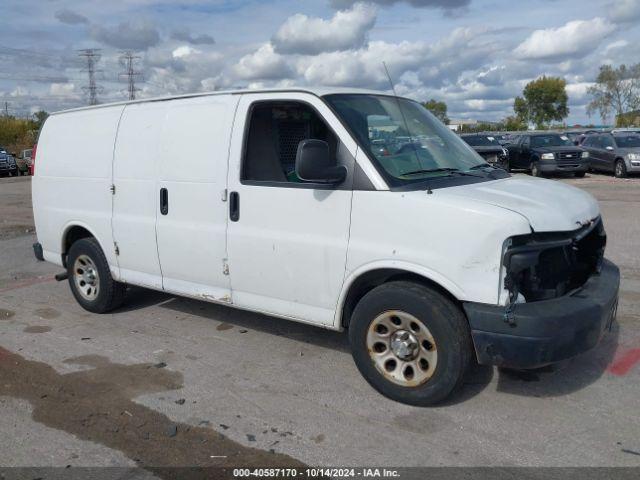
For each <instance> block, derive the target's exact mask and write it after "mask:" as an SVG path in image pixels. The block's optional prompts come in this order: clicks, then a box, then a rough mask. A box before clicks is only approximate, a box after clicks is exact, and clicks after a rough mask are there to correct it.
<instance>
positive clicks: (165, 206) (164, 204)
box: [160, 188, 169, 215]
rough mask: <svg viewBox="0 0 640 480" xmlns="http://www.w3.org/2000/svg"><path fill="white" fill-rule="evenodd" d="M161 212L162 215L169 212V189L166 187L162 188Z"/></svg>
mask: <svg viewBox="0 0 640 480" xmlns="http://www.w3.org/2000/svg"><path fill="white" fill-rule="evenodd" d="M160 213H161V214H162V215H166V214H167V213H169V191H168V190H167V189H166V188H161V189H160Z"/></svg>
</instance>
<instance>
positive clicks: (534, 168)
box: [531, 162, 543, 177]
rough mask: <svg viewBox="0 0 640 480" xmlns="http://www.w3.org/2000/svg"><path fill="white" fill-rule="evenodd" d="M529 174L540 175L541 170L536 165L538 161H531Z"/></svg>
mask: <svg viewBox="0 0 640 480" xmlns="http://www.w3.org/2000/svg"><path fill="white" fill-rule="evenodd" d="M531 176H532V177H542V176H543V175H542V171H540V167H539V166H538V162H533V163H532V164H531Z"/></svg>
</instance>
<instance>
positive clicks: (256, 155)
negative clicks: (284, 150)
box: [244, 108, 287, 182]
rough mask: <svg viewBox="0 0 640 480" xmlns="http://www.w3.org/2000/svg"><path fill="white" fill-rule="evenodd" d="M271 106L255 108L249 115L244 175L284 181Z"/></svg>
mask: <svg viewBox="0 0 640 480" xmlns="http://www.w3.org/2000/svg"><path fill="white" fill-rule="evenodd" d="M275 138H276V136H275V132H274V129H273V121H272V116H271V108H256V109H255V110H254V111H253V114H252V115H251V125H250V127H249V141H248V142H247V156H246V159H245V172H244V177H245V178H247V179H250V180H258V181H270V182H286V181H287V178H286V177H285V174H284V171H283V169H282V163H281V162H280V157H279V155H278V152H277V150H276V143H275V141H274V140H275Z"/></svg>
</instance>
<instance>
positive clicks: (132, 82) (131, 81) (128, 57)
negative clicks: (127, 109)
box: [120, 51, 142, 100]
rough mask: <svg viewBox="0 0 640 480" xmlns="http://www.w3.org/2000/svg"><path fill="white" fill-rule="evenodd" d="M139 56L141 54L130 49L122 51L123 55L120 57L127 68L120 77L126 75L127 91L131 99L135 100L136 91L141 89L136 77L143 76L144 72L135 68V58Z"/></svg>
mask: <svg viewBox="0 0 640 480" xmlns="http://www.w3.org/2000/svg"><path fill="white" fill-rule="evenodd" d="M139 58H140V57H139V56H137V55H134V54H133V52H130V51H127V52H122V56H121V57H120V61H121V62H122V64H123V65H124V68H125V69H126V70H125V71H124V72H122V73H121V74H120V77H125V78H126V80H127V92H128V95H129V100H135V99H136V92H137V91H138V90H139V88H136V78H137V77H141V76H142V73H141V72H137V71H135V70H134V68H133V62H134V60H137V59H139Z"/></svg>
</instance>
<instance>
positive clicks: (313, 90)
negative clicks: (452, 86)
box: [51, 87, 386, 115]
mask: <svg viewBox="0 0 640 480" xmlns="http://www.w3.org/2000/svg"><path fill="white" fill-rule="evenodd" d="M280 92H304V93H310V94H312V95H315V96H317V97H322V96H324V95H331V94H335V93H343V94H345V93H346V94H348V93H360V94H362V93H369V94H376V95H380V94H382V95H385V94H386V93H385V92H381V91H378V90H366V89H362V88H343V87H289V88H261V89H246V88H245V89H237V90H218V91H213V92H198V93H187V94H183V95H167V96H162V97H151V98H143V99H139V100H128V101H122V102H111V103H101V104H99V105H89V106H86V107H77V108H69V109H66V110H60V111H58V112H53V113H51V115H57V114H60V113H67V112H78V111H82V110H93V109H97V108H105V107H114V106H118V105H128V104H133V103H148V102H163V101H167V100H176V99H179V98H195V97H208V96H213V95H240V94H243V93H280Z"/></svg>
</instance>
